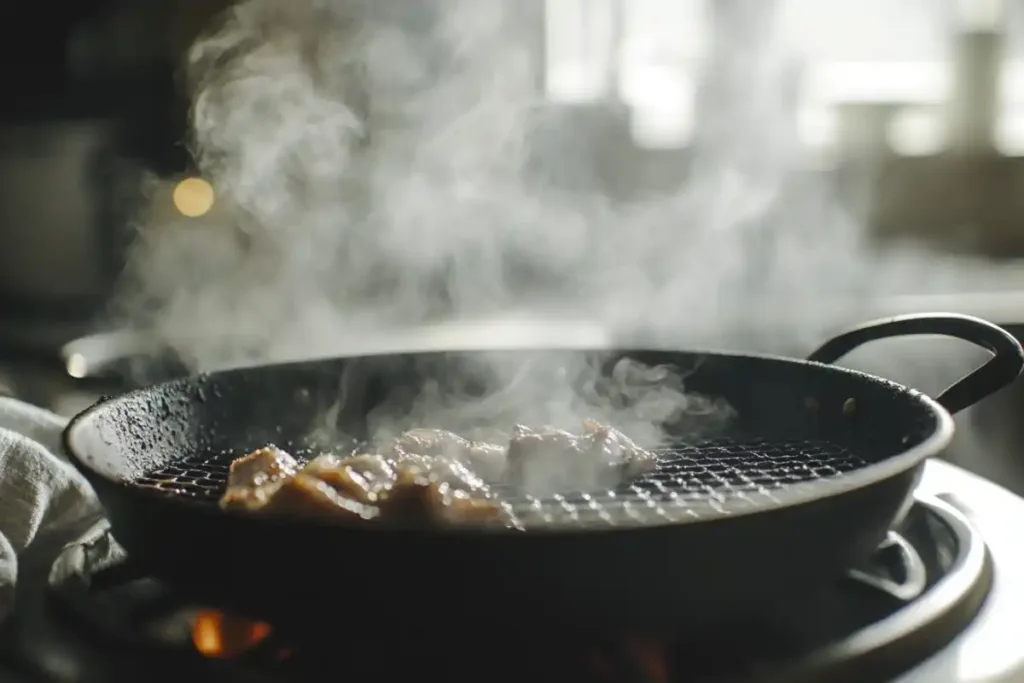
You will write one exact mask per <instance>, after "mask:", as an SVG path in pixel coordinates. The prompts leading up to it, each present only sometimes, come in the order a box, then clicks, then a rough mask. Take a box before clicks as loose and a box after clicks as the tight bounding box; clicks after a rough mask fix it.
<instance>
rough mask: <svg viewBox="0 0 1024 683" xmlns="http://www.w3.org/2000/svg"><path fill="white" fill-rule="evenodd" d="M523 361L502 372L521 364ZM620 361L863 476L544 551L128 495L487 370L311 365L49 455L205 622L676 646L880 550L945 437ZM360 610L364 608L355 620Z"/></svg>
mask: <svg viewBox="0 0 1024 683" xmlns="http://www.w3.org/2000/svg"><path fill="white" fill-rule="evenodd" d="M538 353H539V352H536V351H510V352H507V354H506V355H507V357H508V358H511V359H515V358H521V359H522V361H523V362H524V363H525V362H527V361H528V360H529V359H531V358H532V357H534V356H536V355H537V354H538ZM546 353H548V354H550V353H560V354H576V355H578V354H594V353H598V352H593V351H571V352H570V351H559V352H546ZM608 353H609V352H600V354H599V355H601V356H602V357H604V356H607V355H608ZM488 355H489V357H490V356H492V355H493V352H489V354H488ZM621 356H628V357H630V358H634V359H637V360H640V361H643V362H645V363H648V364H666V363H667V364H671V365H673V366H675V367H676V368H678V369H680V370H681V371H685V372H687V373H690V374H689V377H688V380H687V387H688V389H689V390H691V391H697V392H701V393H704V394H707V395H713V396H718V397H722V398H724V399H726V400H728V401H729V403H730V404H732V405H733V406H734V407H735V409H736V411H737V414H738V417H737V420H736V421H735V422H734V423H732V424H731V425H730V426H729V430H730V431H736V432H742V433H744V434H755V435H757V436H758V437H760V438H764V439H775V438H779V439H782V438H794V437H796V438H827V439H829V440H832V441H835V442H840V443H843V444H845V445H848V446H850V447H851V448H856V449H857V450H858V452H859V453H861V454H862V455H863V456H864V457H865V459H866V460H867V461H868V462H867V464H866V465H865V466H864V467H863V468H861V469H860V470H858V471H854V472H851V473H848V474H845V475H843V476H840V477H837V478H835V479H834V480H825V481H822V482H817V483H813V484H812V485H810V486H803V487H802V488H800V487H797V488H796V489H795V490H794V492H793V493H792V495H789V496H788V497H787V496H785V495H784V496H781V497H780V499H779V501H778V502H777V503H776V504H774V505H771V506H766V507H762V508H759V509H754V510H751V511H749V512H747V513H744V514H732V515H723V516H719V517H709V518H702V519H698V520H696V521H693V522H691V523H684V524H666V525H661V526H651V527H644V528H636V529H618V530H616V529H605V530H600V531H594V530H581V531H558V532H551V533H544V532H526V533H523V532H515V531H502V532H487V531H480V530H457V529H449V530H445V531H435V532H424V531H415V530H409V529H385V528H356V527H349V526H341V525H336V524H335V525H332V524H327V523H316V522H310V521H305V520H298V519H286V518H280V519H279V518H259V517H256V516H251V515H245V514H240V513H228V512H225V511H222V510H220V509H218V508H217V507H216V506H214V505H210V504H206V503H199V502H195V501H190V500H184V499H179V498H174V497H168V496H166V495H162V494H159V493H157V492H155V491H152V490H150V489H145V488H140V487H138V486H135V485H133V483H132V482H133V481H134V480H136V479H138V478H139V477H142V476H144V475H145V474H146V473H148V472H151V471H153V470H155V469H158V468H159V467H162V466H164V465H166V464H167V463H169V462H174V461H179V460H184V459H186V458H189V457H192V456H195V455H196V454H198V453H215V452H221V451H225V452H230V453H233V454H235V455H240V454H242V453H244V452H246V451H247V450H249V449H252V448H255V447H259V446H262V445H265V444H266V443H268V442H273V443H276V444H278V445H280V446H282V447H285V448H293V449H300V450H301V447H302V446H303V444H304V443H305V439H306V437H307V435H308V434H309V433H310V430H311V429H314V428H316V427H317V426H322V421H323V418H324V414H325V411H326V408H327V407H328V406H330V405H331V404H333V403H335V402H336V399H337V396H338V391H339V378H344V383H345V385H346V386H345V394H346V396H347V400H346V402H345V405H344V406H343V408H342V409H341V411H340V412H339V413H338V414H337V415H336V420H337V422H338V424H339V425H341V426H343V427H344V430H345V432H346V433H348V434H353V435H358V433H359V432H360V429H365V416H366V413H367V411H368V410H369V409H371V408H372V407H373V405H375V404H376V403H377V402H379V401H380V400H382V398H383V397H384V396H386V395H388V394H389V393H392V391H393V390H394V389H395V388H396V387H412V386H416V385H418V384H421V383H422V382H423V381H424V379H425V378H433V379H439V380H441V381H444V380H445V378H450V377H454V376H462V377H465V376H466V375H467V374H472V373H474V372H478V373H479V372H484V370H482V369H481V368H484V367H486V366H487V365H488V364H489V362H490V359H489V360H488V363H481V362H479V360H480V359H479V357H478V356H477V355H476V354H474V353H473V352H461V353H456V352H452V353H431V354H410V355H404V356H388V357H383V356H382V357H366V358H357V359H347V360H346V359H342V360H327V361H315V362H308V363H299V364H289V365H279V366H268V367H261V368H252V369H243V370H234V371H228V372H224V373H217V374H213V375H208V376H202V377H197V378H191V379H186V380H180V381H176V382H172V383H168V384H164V385H159V386H156V387H153V388H150V389H145V390H141V391H137V392H133V393H131V394H127V395H125V396H122V397H119V398H115V399H111V400H108V401H106V402H103V403H101V404H99V405H97V406H96V407H94V408H92V409H90V410H89V411H86V412H85V413H84V414H83V415H81V416H79V417H78V418H76V420H75V421H74V423H73V424H72V425H71V426H70V427H69V429H68V430H67V432H66V435H65V440H66V445H67V448H68V451H69V453H70V455H71V457H72V459H73V460H74V461H75V463H76V464H77V465H78V466H79V467H80V468H81V469H82V471H83V472H84V473H85V475H86V476H87V477H88V479H89V480H90V482H91V483H92V484H93V485H94V487H95V488H96V490H97V493H98V494H99V496H100V499H101V501H102V502H103V504H104V506H105V507H106V509H107V512H108V513H109V517H110V521H111V524H112V527H113V531H114V534H115V536H116V537H117V539H118V540H119V541H120V542H121V543H122V545H123V546H124V547H125V548H126V549H127V550H128V551H129V554H130V557H131V559H132V561H134V562H137V563H140V564H142V565H144V566H146V567H147V569H148V570H149V571H151V572H152V573H153V574H155V575H157V576H161V577H164V578H166V579H168V580H170V581H172V582H173V583H175V584H176V585H178V586H179V587H180V588H181V589H183V590H184V591H185V592H187V593H189V594H194V595H195V597H196V598H198V599H201V600H204V601H209V602H210V603H213V604H217V605H222V606H230V607H233V608H235V609H237V610H240V611H242V612H245V613H249V614H252V615H253V616H257V617H261V618H265V619H269V620H271V621H272V622H274V623H277V624H279V625H282V624H300V623H303V622H308V620H309V619H312V618H317V619H323V618H325V617H326V618H329V617H330V615H339V617H340V618H353V617H352V615H353V614H354V613H355V614H358V615H359V616H358V617H357V618H358V619H359V620H360V623H364V622H366V621H367V620H373V619H375V618H380V619H382V620H383V621H384V622H385V624H387V625H389V627H391V628H395V627H396V626H401V625H402V624H406V625H409V626H412V627H413V628H417V627H422V626H426V627H429V626H430V620H431V618H432V617H430V616H427V615H428V614H431V613H433V612H435V611H436V610H442V611H451V612H454V613H456V614H458V615H460V616H461V618H463V619H472V618H480V619H484V620H486V622H485V623H491V622H493V621H494V620H495V619H496V618H497V619H499V620H500V621H501V622H503V623H506V624H522V623H523V620H524V619H529V620H530V621H531V622H532V623H538V620H539V623H550V624H554V623H558V622H565V623H566V624H569V625H574V626H577V627H589V628H595V629H599V630H604V629H609V630H619V629H622V628H626V627H628V628H633V629H640V630H643V629H646V628H662V627H666V628H667V627H669V626H671V627H679V626H680V619H681V618H682V621H683V624H682V626H683V627H687V626H697V627H701V628H703V627H706V626H707V625H708V624H710V623H713V622H720V621H721V622H725V621H733V620H735V619H736V618H739V617H745V616H751V615H753V614H755V613H756V612H757V611H759V610H770V609H772V608H773V607H774V606H778V605H779V604H780V603H785V602H786V601H789V600H795V599H806V597H807V596H808V595H809V594H811V593H813V590H814V588H815V587H816V586H821V585H824V584H826V583H828V582H829V581H832V580H834V579H835V578H836V577H838V576H839V575H841V573H842V572H843V571H844V570H845V569H847V568H848V567H850V566H851V565H853V564H854V563H855V562H856V561H858V560H860V559H863V558H864V557H866V556H867V555H868V554H870V552H871V551H872V550H873V549H874V548H875V547H876V546H877V545H878V543H880V542H881V541H882V539H883V538H884V537H885V534H886V532H887V530H888V528H889V527H890V526H891V525H892V523H893V522H894V520H896V519H897V518H898V517H899V516H900V515H901V514H902V512H903V511H904V507H905V505H906V503H907V501H908V499H909V493H910V492H911V490H912V488H913V486H914V484H915V482H916V479H917V477H918V476H919V474H920V470H921V467H922V465H923V463H924V460H925V459H926V458H927V457H929V456H931V455H934V454H936V453H937V452H939V451H940V450H941V449H942V448H943V447H944V446H945V445H946V443H947V442H948V440H949V438H950V436H951V434H952V421H951V419H950V417H949V415H948V413H946V412H945V411H944V410H943V409H942V408H941V407H940V406H938V404H936V403H935V402H934V401H932V400H931V399H929V398H927V397H925V396H922V395H921V394H919V393H917V392H914V391H912V390H909V389H906V388H904V387H901V386H899V385H896V384H893V383H890V382H887V381H885V380H882V379H879V378H875V377H871V376H869V375H864V374H862V373H857V372H853V371H849V370H845V369H841V368H836V367H832V366H827V365H821V364H817V363H809V362H804V361H795V360H787V359H777V358H767V357H757V356H739V355H727V354H693V353H680V352H660V351H640V350H634V351H630V350H622V351H616V352H614V354H612V357H611V358H606V360H608V361H609V362H610V360H613V359H614V358H616V357H621ZM485 379H486V378H484V380H485ZM484 380H482V381H484ZM850 399H853V401H854V404H855V405H856V410H854V411H851V410H849V406H850V405H851V403H850ZM680 436H681V437H682V436H684V435H683V434H680ZM225 457H228V456H225ZM362 601H368V602H369V603H370V604H372V605H374V606H373V607H372V608H370V609H368V608H365V607H360V608H356V607H354V604H355V603H360V604H361V602H362ZM417 604H418V605H420V607H421V610H422V611H420V610H418V609H417V608H416V605H417ZM419 614H422V615H423V616H422V617H419V616H418V615H419ZM410 615H411V616H410ZM421 618H422V619H423V624H422V625H418V622H416V620H417V619H421ZM410 619H412V620H413V621H410Z"/></svg>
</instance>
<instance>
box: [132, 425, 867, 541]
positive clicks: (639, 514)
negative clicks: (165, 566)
mask: <svg viewBox="0 0 1024 683" xmlns="http://www.w3.org/2000/svg"><path fill="white" fill-rule="evenodd" d="M659 455H660V463H659V465H658V467H657V469H656V470H654V471H653V472H651V473H649V474H647V475H645V476H644V477H642V478H639V479H635V480H633V481H631V482H629V483H628V484H626V485H624V486H622V487H620V488H618V489H616V490H614V491H607V492H602V493H589V494H586V493H580V494H572V495H564V496H554V497H552V498H548V499H544V500H539V499H536V498H532V497H523V496H519V497H515V498H507V499H506V500H507V502H506V503H505V507H506V510H507V512H508V513H509V516H510V517H511V519H512V521H513V523H514V524H516V525H519V526H524V527H528V526H545V527H550V526H555V527H562V526H580V525H584V526H594V525H598V526H603V525H613V526H620V525H627V526H632V525H642V524H651V523H664V522H667V521H684V520H686V519H688V518H689V519H700V518H707V517H718V516H724V515H728V514H731V513H735V512H738V511H741V510H744V509H749V508H751V507H770V506H771V505H772V504H773V503H776V502H777V498H776V497H777V496H778V494H779V493H780V492H781V491H783V490H785V489H786V488H787V487H790V486H793V485H794V484H798V483H806V482H814V481H821V480H824V479H829V478H832V477H836V476H839V475H841V474H844V473H846V472H850V471H852V470H856V469H858V468H860V467H863V466H864V465H866V464H867V462H866V461H865V460H864V459H863V458H861V457H859V456H858V455H857V454H856V453H854V452H852V451H851V450H849V449H848V448H845V447H843V446H839V445H836V444H833V443H830V442H827V441H819V440H794V441H780V440H757V439H751V440H743V441H740V440H727V439H720V440H714V441H707V442H703V443H697V444H690V445H683V446H676V447H674V448H672V449H668V450H663V451H661V452H660V454H659ZM234 457H237V454H218V455H213V456H207V457H204V458H196V459H191V460H185V461H181V462H179V463H176V464H175V465H173V466H170V467H166V468H164V469H162V470H160V471H158V472H153V473H152V474H150V475H149V476H147V477H145V478H142V479H138V480H136V482H135V484H136V485H139V486H144V487H147V488H154V489H157V490H160V491H164V492H166V493H168V494H169V495H180V496H188V497H190V498H194V499H198V500H204V501H209V502H210V503H211V504H215V503H216V501H217V499H218V498H219V497H220V496H221V494H222V493H223V491H224V486H225V482H226V480H227V471H228V464H229V463H230V462H231V460H232V459H233V458H234Z"/></svg>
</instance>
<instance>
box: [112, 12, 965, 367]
mask: <svg viewBox="0 0 1024 683" xmlns="http://www.w3.org/2000/svg"><path fill="white" fill-rule="evenodd" d="M712 5H713V6H714V7H715V11H716V12H718V13H719V16H718V18H717V21H716V25H717V26H718V28H719V34H718V35H719V38H718V42H717V43H716V44H715V45H713V46H712V48H711V50H710V55H709V57H708V60H707V63H706V64H705V68H704V79H703V86H702V90H701V96H700V106H699V107H698V122H697V133H696V140H695V144H694V148H693V149H692V150H691V151H690V153H689V154H690V161H689V171H688V173H686V174H685V175H686V177H685V178H680V180H679V182H677V183H674V184H673V186H672V188H671V190H670V191H654V190H652V191H649V192H643V190H642V188H641V189H640V190H636V189H634V190H630V191H624V192H617V191H615V189H614V188H612V189H609V187H608V182H607V178H608V177H609V170H610V169H609V166H611V167H614V166H615V165H616V164H618V163H621V160H619V159H617V158H615V156H614V155H611V154H607V153H605V151H606V147H607V145H608V140H607V136H606V135H605V134H604V133H603V132H602V131H604V130H605V129H604V128H602V125H601V124H598V123H594V122H588V120H587V117H586V116H584V115H582V114H578V113H574V112H573V111H567V110H556V109H554V108H552V107H551V106H549V105H548V104H547V103H545V101H544V94H543V91H542V89H541V87H540V83H541V73H542V64H541V63H540V60H541V59H542V55H541V54H540V51H539V50H538V49H537V44H538V39H537V35H538V32H539V31H540V30H541V29H540V23H539V21H540V15H541V12H542V8H541V5H540V2H539V1H538V0H529V1H527V0H515V1H513V0H429V1H428V0H417V1H415V2H414V1H412V0H410V1H409V2H390V1H389V2H373V1H372V0H291V1H289V2H280V1H279V0H244V1H243V2H241V3H239V4H238V5H237V6H235V7H234V8H233V9H231V10H230V12H229V13H228V14H226V15H225V17H224V19H223V21H222V22H221V23H220V24H219V25H218V26H216V27H214V28H213V29H212V30H211V32H210V33H208V34H207V35H205V36H204V37H202V38H200V39H199V40H198V41H197V42H196V43H195V45H194V46H193V48H192V50H191V52H190V54H189V60H188V65H187V66H188V68H187V72H188V83H189V87H190V88H191V95H192V98H193V104H194V107H193V116H192V127H193V131H192V132H193V136H194V140H193V143H194V150H195V158H196V162H197V164H198V167H199V170H200V171H201V173H202V175H203V176H204V177H205V178H207V179H208V180H210V181H211V182H212V184H213V185H214V186H215V188H216V190H217V194H218V200H217V203H216V205H215V207H214V209H213V211H211V212H210V213H209V214H207V215H205V216H203V217H202V218H199V219H187V220H186V219H180V220H178V221H177V222H176V221H174V220H167V219H164V220H150V221H148V222H147V221H145V220H144V221H143V222H142V225H141V229H140V236H139V240H138V242H137V244H136V247H135V249H134V251H133V254H132V260H131V263H130V266H129V270H128V272H127V274H126V277H125V281H124V282H125V284H124V287H123V289H122V295H121V296H120V297H119V299H118V302H117V303H118V306H119V308H118V310H119V315H120V316H121V319H122V320H124V319H128V320H130V322H131V324H133V325H136V326H141V327H143V328H146V329H148V330H150V331H152V332H153V333H155V334H156V335H157V336H158V337H159V338H160V339H162V340H163V341H164V342H166V343H167V344H168V345H169V346H170V347H171V348H172V349H173V350H175V351H176V352H177V353H178V354H179V355H180V356H181V357H182V358H183V359H184V360H185V361H186V362H187V363H188V364H189V366H190V367H192V368H193V369H196V370H208V369H214V368H218V367H223V366H228V365H236V364H240V363H249V362H265V361H273V360H279V359H285V358H296V357H301V356H318V355H327V354H331V353H333V352H335V351H337V350H338V349H340V348H344V347H345V343H346V341H353V340H358V339H360V338H366V337H367V335H371V334H375V333H379V332H380V331H381V330H384V329H387V328H388V327H390V326H391V325H394V324H396V323H400V324H413V323H417V322H423V321H427V320H433V319H437V318H447V319H466V318H473V317H477V316H479V315H481V314H485V313H492V312H495V311H500V310H507V309H509V308H513V307H517V306H520V307H521V306H539V305H543V307H544V308H545V309H546V310H548V311H551V310H555V311H562V312H565V313H568V312H570V311H571V312H572V313H573V315H575V316H580V315H586V316H590V317H592V318H596V319H598V320H600V321H601V322H602V323H604V324H606V325H608V326H609V327H611V328H613V329H616V330H620V331H624V332H626V333H628V334H629V335H630V336H633V337H642V338H645V339H648V340H657V341H659V342H662V343H672V344H677V345H685V346H694V345H697V346H709V345H712V344H721V343H723V342H725V340H731V339H733V338H734V336H733V335H735V334H737V333H740V332H744V333H746V332H757V331H758V330H761V329H762V328H765V327H766V326H768V324H769V323H771V322H775V321H777V320H779V319H783V320H785V321H786V323H785V325H784V327H783V328H782V330H783V331H782V333H781V334H782V335H783V336H784V337H785V340H784V341H785V342H786V343H795V344H799V345H801V346H805V345H806V344H807V343H809V342H810V341H816V340H818V339H820V338H821V337H822V336H824V332H825V330H826V329H829V328H831V327H832V326H833V325H834V324H835V322H836V321H837V320H845V319H847V318H849V317H850V314H851V312H854V311H856V310H859V309H860V308H868V307H869V306H870V303H871V301H872V300H874V299H875V298H876V297H878V296H882V295H885V294H888V293H890V292H892V291H896V290H898V288H899V287H902V286H903V285H906V284H907V283H909V282H913V283H914V284H915V286H916V288H917V289H918V290H919V291H921V290H923V291H927V290H928V289H929V288H930V287H939V286H941V285H942V284H943V283H944V282H945V280H947V279H948V278H949V277H952V276H951V275H950V272H949V270H948V269H945V268H943V269H939V268H936V267H935V265H934V263H935V262H934V260H932V259H931V258H930V257H928V256H926V255H922V254H919V253H916V252H906V251H903V252H899V253H896V252H889V253H884V254H883V253H875V252H873V251H872V250H871V249H870V248H869V246H868V244H867V243H866V241H865V238H864V230H863V226H862V220H861V219H862V218H863V216H860V215H855V214H853V213H851V212H850V209H849V206H856V203H854V204H847V205H846V206H847V208H843V206H842V205H841V204H840V202H838V201H837V200H836V199H835V198H834V197H833V196H831V194H830V192H831V191H830V189H829V188H828V186H827V185H826V184H825V183H823V182H822V181H820V180H813V179H812V178H811V175H810V174H809V173H807V172H806V169H807V168H808V164H807V160H806V158H805V153H804V151H803V149H802V148H801V145H800V144H799V142H798V139H797V135H796V129H795V125H796V121H797V117H796V103H797V97H796V94H797V89H796V83H797V82H798V76H799V64H798V62H797V61H795V60H794V59H793V55H792V54H791V51H790V50H789V46H786V45H784V44H781V43H780V41H779V39H778V32H777V31H775V30H774V29H773V24H772V21H773V16H774V15H773V13H772V7H773V6H774V3H770V2H762V1H761V0H753V1H750V0H746V1H737V0H733V1H731V2H720V3H719V2H716V3H712ZM612 170H614V169H612ZM618 175H619V176H620V177H622V176H625V177H629V176H630V175H631V174H630V173H629V172H628V171H627V172H624V173H621V172H620V173H619V174H618ZM660 184H661V185H664V182H662V183H660ZM861 206H863V204H862V205H861ZM774 332H775V333H776V334H778V333H779V330H778V329H775V330H774ZM765 334H767V333H765Z"/></svg>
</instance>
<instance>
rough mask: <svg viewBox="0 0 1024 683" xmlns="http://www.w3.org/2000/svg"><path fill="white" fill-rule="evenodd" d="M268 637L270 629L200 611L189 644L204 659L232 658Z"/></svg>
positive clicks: (257, 623)
mask: <svg viewBox="0 0 1024 683" xmlns="http://www.w3.org/2000/svg"><path fill="white" fill-rule="evenodd" d="M268 635H270V626H269V625H267V624H264V623H261V622H258V621H249V620H248V619H239V618H237V617H232V616H230V615H227V614H224V613H223V612H220V611H217V610H203V611H201V612H199V613H198V614H196V616H195V620H194V621H193V622H192V643H193V644H194V645H195V648H196V650H198V651H199V652H200V653H201V654H203V655H205V656H207V657H213V658H217V659H231V658H233V657H237V656H239V655H241V654H243V653H245V652H246V651H248V650H250V649H252V648H253V647H254V646H256V645H258V644H259V643H260V642H261V641H263V639H264V638H266V637H267V636H268Z"/></svg>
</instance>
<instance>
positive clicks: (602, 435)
mask: <svg viewBox="0 0 1024 683" xmlns="http://www.w3.org/2000/svg"><path fill="white" fill-rule="evenodd" d="M580 446H581V447H582V448H583V450H585V451H586V452H587V453H588V454H589V455H590V456H591V457H594V458H596V459H597V460H598V461H600V462H602V463H605V464H607V465H608V466H609V467H612V468H619V469H620V470H621V472H622V474H624V475H625V476H628V477H635V476H638V475H641V474H643V473H644V472H650V471H651V470H653V469H654V468H655V467H656V466H657V465H658V457H657V456H656V455H655V454H654V453H652V452H651V451H649V450H647V449H645V448H640V447H639V446H637V445H636V442H635V441H633V440H632V439H630V438H629V437H628V436H626V435H625V434H623V433H622V432H620V431H619V430H617V429H615V428H613V427H609V426H607V425H603V424H601V423H600V422H597V421H595V420H584V421H583V436H582V437H581V438H580Z"/></svg>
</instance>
